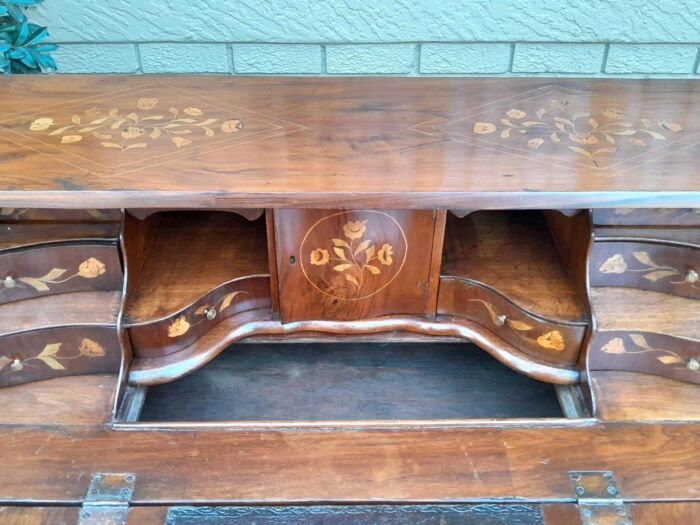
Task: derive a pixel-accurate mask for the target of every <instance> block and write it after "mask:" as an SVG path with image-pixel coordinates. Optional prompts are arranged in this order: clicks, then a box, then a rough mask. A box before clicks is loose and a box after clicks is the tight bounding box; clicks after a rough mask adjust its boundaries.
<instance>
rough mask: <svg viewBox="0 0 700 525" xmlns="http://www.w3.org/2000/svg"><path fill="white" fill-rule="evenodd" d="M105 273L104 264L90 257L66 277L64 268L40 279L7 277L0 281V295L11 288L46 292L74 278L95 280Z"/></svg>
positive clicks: (52, 270) (52, 271)
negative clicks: (29, 288)
mask: <svg viewBox="0 0 700 525" xmlns="http://www.w3.org/2000/svg"><path fill="white" fill-rule="evenodd" d="M106 271H107V267H106V266H105V264H104V263H103V262H102V261H100V260H99V259H96V258H95V257H90V258H89V259H86V260H84V261H83V262H82V263H80V265H79V266H78V270H77V271H76V272H75V273H72V274H70V275H68V276H67V277H66V273H67V272H68V270H66V269H64V268H53V269H51V270H50V271H49V272H48V273H46V274H45V275H42V276H41V277H17V278H15V277H12V276H7V277H5V278H4V279H3V280H2V281H0V293H2V292H4V291H5V290H9V289H12V288H23V287H25V286H29V287H31V288H34V289H35V290H36V291H37V292H48V291H50V290H51V285H55V284H63V283H65V282H68V281H70V280H71V279H75V278H83V279H95V278H97V277H99V276H100V275H103V274H104V273H105V272H106Z"/></svg>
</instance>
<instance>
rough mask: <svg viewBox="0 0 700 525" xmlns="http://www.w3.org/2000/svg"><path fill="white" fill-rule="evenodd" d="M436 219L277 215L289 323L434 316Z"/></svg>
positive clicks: (360, 213) (376, 213) (383, 213)
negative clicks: (432, 304)
mask: <svg viewBox="0 0 700 525" xmlns="http://www.w3.org/2000/svg"><path fill="white" fill-rule="evenodd" d="M436 220H438V214H437V213H436V212H433V211H399V210H353V211H333V210H277V211H275V214H274V223H275V239H276V243H277V267H278V273H279V287H280V290H279V293H280V309H281V313H282V318H283V320H284V321H297V320H303V319H338V320H351V319H362V318H367V317H377V316H381V315H388V314H424V313H430V312H428V311H426V309H428V308H429V302H430V297H429V294H430V293H431V292H430V289H431V286H430V284H431V282H434V281H431V279H433V276H431V261H433V257H434V254H433V240H434V239H433V238H434V232H435V228H436ZM436 256H437V257H439V254H438V255H436Z"/></svg>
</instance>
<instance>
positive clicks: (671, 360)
mask: <svg viewBox="0 0 700 525" xmlns="http://www.w3.org/2000/svg"><path fill="white" fill-rule="evenodd" d="M656 359H658V360H659V361H661V362H662V363H663V364H665V365H673V364H676V363H682V362H683V360H682V359H681V358H680V357H678V356H675V355H660V356H658V357H657V358H656Z"/></svg>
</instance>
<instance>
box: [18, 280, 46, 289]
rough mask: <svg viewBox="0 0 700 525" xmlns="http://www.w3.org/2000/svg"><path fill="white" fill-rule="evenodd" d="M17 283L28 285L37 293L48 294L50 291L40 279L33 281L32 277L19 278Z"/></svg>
mask: <svg viewBox="0 0 700 525" xmlns="http://www.w3.org/2000/svg"><path fill="white" fill-rule="evenodd" d="M19 281H20V282H23V283H24V284H28V285H29V286H31V287H32V288H34V289H35V290H36V291H37V292H48V291H49V290H50V288H49V287H48V286H47V285H46V283H44V282H43V281H41V280H40V279H35V278H33V277H20V278H19Z"/></svg>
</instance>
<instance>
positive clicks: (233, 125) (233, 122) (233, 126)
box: [221, 118, 243, 133]
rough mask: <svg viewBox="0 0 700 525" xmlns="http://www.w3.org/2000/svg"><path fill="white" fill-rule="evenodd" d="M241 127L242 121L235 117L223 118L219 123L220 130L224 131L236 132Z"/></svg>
mask: <svg viewBox="0 0 700 525" xmlns="http://www.w3.org/2000/svg"><path fill="white" fill-rule="evenodd" d="M241 129H243V122H241V121H240V119H237V118H234V119H230V120H225V121H224V123H223V124H221V131H223V132H224V133H236V132H237V131H239V130H241Z"/></svg>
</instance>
